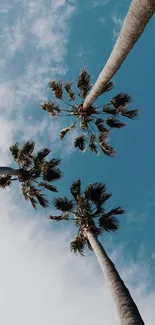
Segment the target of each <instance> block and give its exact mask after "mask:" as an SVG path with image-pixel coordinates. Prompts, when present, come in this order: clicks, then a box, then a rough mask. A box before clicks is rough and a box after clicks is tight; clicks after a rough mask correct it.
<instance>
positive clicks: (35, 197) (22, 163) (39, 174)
mask: <svg viewBox="0 0 155 325" xmlns="http://www.w3.org/2000/svg"><path fill="white" fill-rule="evenodd" d="M34 149H35V142H33V141H27V142H26V143H24V145H23V146H22V147H20V146H19V143H15V144H14V145H13V146H11V147H10V151H11V154H12V157H13V159H14V161H15V162H16V163H17V164H18V166H19V169H18V170H17V176H16V177H12V176H9V175H6V176H1V177H0V187H2V188H5V187H7V186H10V185H11V183H12V182H13V181H16V180H17V181H19V182H20V183H21V188H22V193H23V195H24V198H25V199H26V200H29V201H30V202H31V204H32V206H33V207H34V208H36V207H37V203H39V204H40V205H41V206H42V207H44V208H46V207H47V206H48V201H47V200H46V199H45V197H44V195H43V193H42V190H43V189H47V190H49V191H52V192H57V189H56V187H55V186H54V185H53V184H51V183H52V182H53V181H56V180H58V179H60V178H61V176H62V173H61V171H60V169H59V168H58V165H59V164H60V160H59V159H51V160H49V161H47V160H46V157H47V156H48V155H49V153H50V152H51V150H50V149H48V148H43V149H41V150H40V151H38V152H37V153H36V154H34V153H33V152H34Z"/></svg>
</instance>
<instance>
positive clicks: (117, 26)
mask: <svg viewBox="0 0 155 325" xmlns="http://www.w3.org/2000/svg"><path fill="white" fill-rule="evenodd" d="M112 21H113V24H114V28H113V40H116V38H117V37H118V36H119V33H120V31H121V28H122V25H123V22H124V17H123V18H122V17H121V16H119V15H117V14H113V16H112Z"/></svg>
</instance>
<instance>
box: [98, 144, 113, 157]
mask: <svg viewBox="0 0 155 325" xmlns="http://www.w3.org/2000/svg"><path fill="white" fill-rule="evenodd" d="M99 145H100V147H101V149H102V151H103V152H104V154H105V155H106V156H108V157H114V156H115V154H116V150H115V149H114V148H112V147H111V146H109V145H108V144H107V143H105V142H104V141H100V142H99Z"/></svg>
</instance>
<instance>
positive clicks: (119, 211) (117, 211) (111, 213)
mask: <svg viewBox="0 0 155 325" xmlns="http://www.w3.org/2000/svg"><path fill="white" fill-rule="evenodd" d="M124 212H125V211H124V210H123V209H122V208H121V207H117V208H115V209H112V210H110V211H109V212H108V213H106V217H108V218H109V217H110V218H111V217H113V216H117V215H119V214H124Z"/></svg>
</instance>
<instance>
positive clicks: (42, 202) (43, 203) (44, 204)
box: [35, 190, 49, 209]
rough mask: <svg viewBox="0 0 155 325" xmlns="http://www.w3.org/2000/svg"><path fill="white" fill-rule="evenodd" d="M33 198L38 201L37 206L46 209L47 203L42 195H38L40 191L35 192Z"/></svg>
mask: <svg viewBox="0 0 155 325" xmlns="http://www.w3.org/2000/svg"><path fill="white" fill-rule="evenodd" d="M35 197H36V198H37V200H38V202H39V204H40V205H41V206H42V207H43V208H45V209H46V208H48V206H49V205H48V201H47V200H46V199H45V196H44V195H43V194H42V193H40V191H39V190H37V191H36V193H35Z"/></svg>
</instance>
